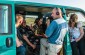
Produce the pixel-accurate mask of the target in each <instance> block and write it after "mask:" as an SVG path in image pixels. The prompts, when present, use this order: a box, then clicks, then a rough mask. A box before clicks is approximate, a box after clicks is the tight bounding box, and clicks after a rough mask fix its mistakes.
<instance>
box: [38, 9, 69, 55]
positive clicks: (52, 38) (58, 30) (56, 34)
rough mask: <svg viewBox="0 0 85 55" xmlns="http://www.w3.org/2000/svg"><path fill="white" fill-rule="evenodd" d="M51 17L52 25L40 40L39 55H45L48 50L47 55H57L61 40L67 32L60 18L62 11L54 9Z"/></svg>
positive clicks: (65, 25)
mask: <svg viewBox="0 0 85 55" xmlns="http://www.w3.org/2000/svg"><path fill="white" fill-rule="evenodd" d="M51 16H52V17H53V19H54V20H53V21H52V23H51V24H50V25H49V26H48V27H47V29H46V32H45V34H44V37H46V38H47V39H45V38H43V39H41V49H40V55H45V54H46V49H45V48H48V51H47V54H48V55H57V53H58V52H59V51H60V50H61V48H62V45H63V39H64V36H65V34H66V32H67V28H68V27H67V26H68V24H67V23H66V21H65V20H64V19H63V18H62V11H61V9H60V8H54V9H53V10H52V14H51Z"/></svg>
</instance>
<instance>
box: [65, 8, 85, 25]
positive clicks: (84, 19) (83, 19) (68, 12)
mask: <svg viewBox="0 0 85 55" xmlns="http://www.w3.org/2000/svg"><path fill="white" fill-rule="evenodd" d="M71 14H77V16H78V21H81V22H82V23H83V26H85V15H84V14H83V13H82V12H80V11H74V10H66V15H67V21H69V18H70V16H71Z"/></svg>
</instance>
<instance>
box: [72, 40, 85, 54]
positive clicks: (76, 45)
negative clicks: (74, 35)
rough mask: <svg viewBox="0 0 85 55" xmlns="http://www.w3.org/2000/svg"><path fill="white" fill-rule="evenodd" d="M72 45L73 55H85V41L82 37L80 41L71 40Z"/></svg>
mask: <svg viewBox="0 0 85 55" xmlns="http://www.w3.org/2000/svg"><path fill="white" fill-rule="evenodd" d="M71 47H72V55H85V49H84V47H85V46H84V41H83V39H81V40H80V41H78V42H76V41H74V42H71Z"/></svg>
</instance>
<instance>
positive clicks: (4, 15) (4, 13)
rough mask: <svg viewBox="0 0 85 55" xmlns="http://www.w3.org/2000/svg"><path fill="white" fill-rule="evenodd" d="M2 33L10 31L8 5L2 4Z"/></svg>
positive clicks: (0, 16) (0, 21) (0, 19)
mask: <svg viewBox="0 0 85 55" xmlns="http://www.w3.org/2000/svg"><path fill="white" fill-rule="evenodd" d="M0 33H8V6H3V5H0Z"/></svg>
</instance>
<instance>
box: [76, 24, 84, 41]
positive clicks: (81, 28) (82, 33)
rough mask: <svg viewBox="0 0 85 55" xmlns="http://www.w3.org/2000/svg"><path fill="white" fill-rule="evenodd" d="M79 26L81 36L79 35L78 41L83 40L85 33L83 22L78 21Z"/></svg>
mask: <svg viewBox="0 0 85 55" xmlns="http://www.w3.org/2000/svg"><path fill="white" fill-rule="evenodd" d="M77 27H78V28H79V30H80V36H79V38H78V39H76V42H78V41H79V40H81V39H82V38H83V35H84V30H83V27H82V22H78V24H77Z"/></svg>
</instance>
